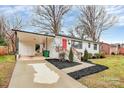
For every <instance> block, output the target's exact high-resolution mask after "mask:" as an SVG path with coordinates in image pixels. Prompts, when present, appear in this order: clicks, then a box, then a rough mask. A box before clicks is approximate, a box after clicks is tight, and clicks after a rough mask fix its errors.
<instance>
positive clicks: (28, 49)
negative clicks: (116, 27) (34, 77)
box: [13, 30, 99, 59]
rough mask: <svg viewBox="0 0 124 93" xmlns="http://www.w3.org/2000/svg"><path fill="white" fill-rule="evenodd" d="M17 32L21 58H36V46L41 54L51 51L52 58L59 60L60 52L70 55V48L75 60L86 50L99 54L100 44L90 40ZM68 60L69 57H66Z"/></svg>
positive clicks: (17, 45) (18, 49) (17, 44)
mask: <svg viewBox="0 0 124 93" xmlns="http://www.w3.org/2000/svg"><path fill="white" fill-rule="evenodd" d="M13 31H15V36H16V47H17V49H16V51H17V55H19V56H35V54H36V45H39V48H40V49H39V52H40V53H42V51H43V50H49V51H50V58H58V57H59V51H60V50H63V51H65V52H66V53H67V55H69V51H70V47H71V46H72V47H73V50H74V51H75V54H74V56H75V59H76V56H77V55H78V54H79V53H82V54H84V50H85V49H86V50H87V51H88V52H89V53H92V54H95V53H99V44H98V43H97V42H93V41H90V40H83V41H82V40H81V39H79V38H74V37H70V36H65V35H56V36H55V35H46V34H39V33H34V32H26V31H20V30H13ZM66 58H67V57H66Z"/></svg>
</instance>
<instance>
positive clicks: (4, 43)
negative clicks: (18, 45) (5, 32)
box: [0, 37, 7, 46]
mask: <svg viewBox="0 0 124 93" xmlns="http://www.w3.org/2000/svg"><path fill="white" fill-rule="evenodd" d="M6 45H7V43H6V41H5V40H4V39H3V38H1V37H0V46H6Z"/></svg>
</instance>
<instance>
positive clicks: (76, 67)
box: [62, 63, 94, 73]
mask: <svg viewBox="0 0 124 93" xmlns="http://www.w3.org/2000/svg"><path fill="white" fill-rule="evenodd" d="M91 66H94V64H90V63H81V64H80V65H77V66H73V67H68V68H64V69H62V71H64V72H65V73H70V72H75V71H78V70H81V69H84V68H87V67H91Z"/></svg>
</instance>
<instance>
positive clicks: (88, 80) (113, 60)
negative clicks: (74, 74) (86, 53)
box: [79, 55, 124, 88]
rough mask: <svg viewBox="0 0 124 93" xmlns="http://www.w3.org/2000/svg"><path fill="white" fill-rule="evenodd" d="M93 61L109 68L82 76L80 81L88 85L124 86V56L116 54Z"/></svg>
mask: <svg viewBox="0 0 124 93" xmlns="http://www.w3.org/2000/svg"><path fill="white" fill-rule="evenodd" d="M91 61H92V62H93V63H96V64H100V65H104V66H107V67H109V69H107V70H105V71H102V72H99V73H96V74H93V75H90V76H86V77H82V78H81V79H79V82H81V83H82V84H85V85H86V86H88V87H92V88H93V87H110V88H113V87H114V88H122V87H124V56H121V55H115V56H108V57H107V58H104V59H91Z"/></svg>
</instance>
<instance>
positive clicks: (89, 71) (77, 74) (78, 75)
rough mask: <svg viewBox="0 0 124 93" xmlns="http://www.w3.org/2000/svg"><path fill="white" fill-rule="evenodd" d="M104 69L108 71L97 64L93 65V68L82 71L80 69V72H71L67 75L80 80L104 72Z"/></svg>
mask: <svg viewBox="0 0 124 93" xmlns="http://www.w3.org/2000/svg"><path fill="white" fill-rule="evenodd" d="M106 69H108V67H106V66H103V65H99V64H95V66H91V67H88V68H84V69H81V70H78V71H75V72H71V73H68V75H69V76H71V77H72V78H74V79H76V80H77V79H80V78H81V77H84V76H87V75H91V74H94V73H98V72H101V71H104V70H106Z"/></svg>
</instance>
